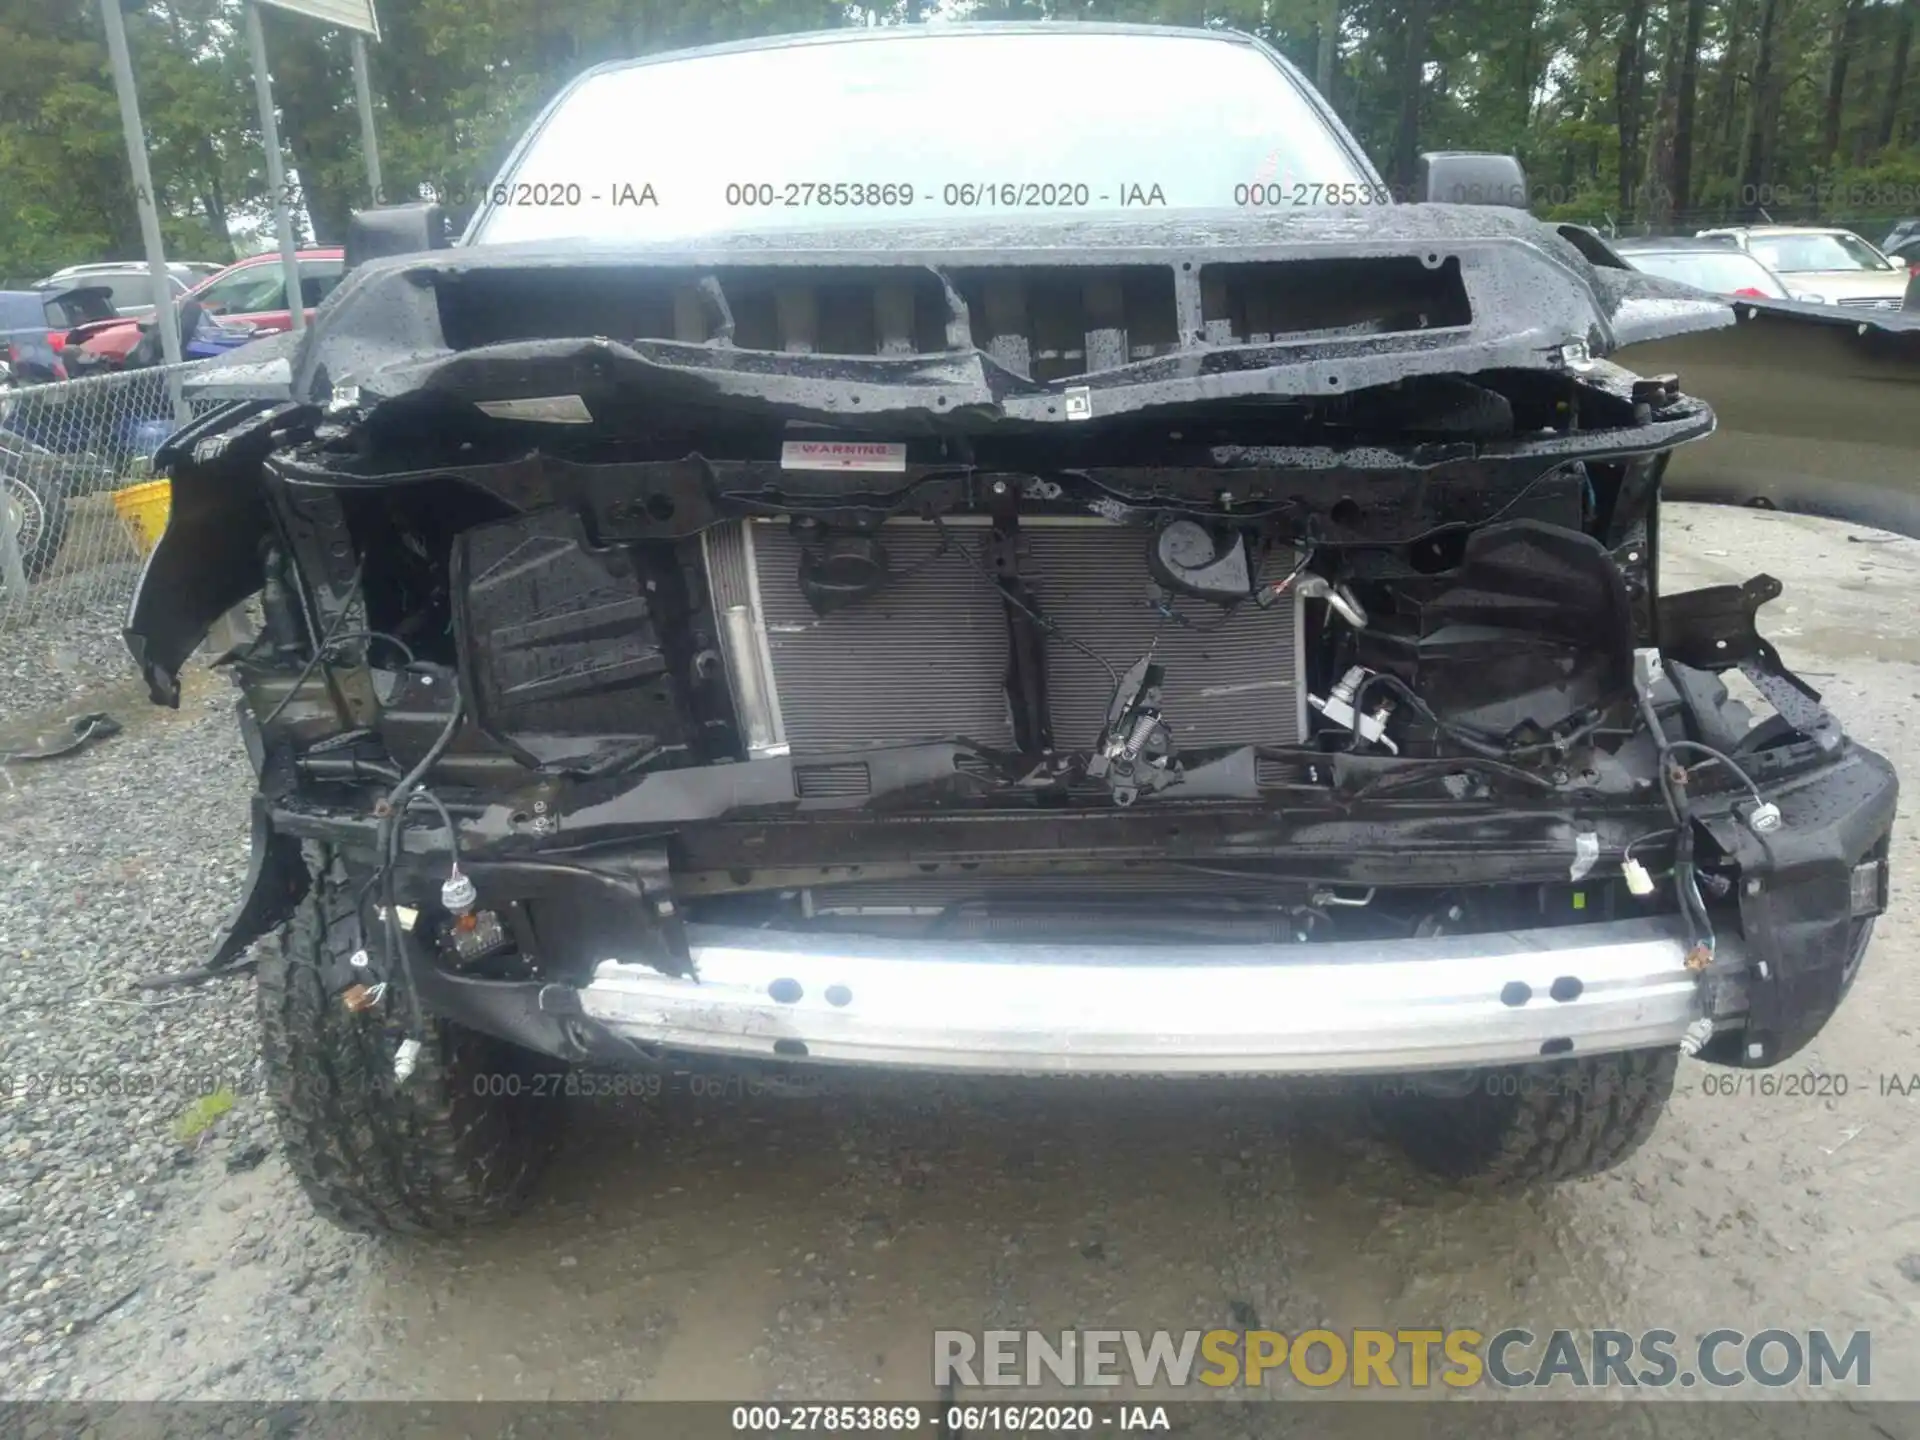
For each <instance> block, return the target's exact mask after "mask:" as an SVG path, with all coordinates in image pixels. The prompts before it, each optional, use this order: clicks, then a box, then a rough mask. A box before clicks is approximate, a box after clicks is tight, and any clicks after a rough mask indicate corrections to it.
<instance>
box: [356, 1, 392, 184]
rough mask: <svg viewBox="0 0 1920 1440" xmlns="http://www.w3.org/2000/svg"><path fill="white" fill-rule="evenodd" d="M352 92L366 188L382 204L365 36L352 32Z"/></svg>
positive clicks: (378, 147)
mask: <svg viewBox="0 0 1920 1440" xmlns="http://www.w3.org/2000/svg"><path fill="white" fill-rule="evenodd" d="M353 93H354V98H355V99H357V100H358V101H359V102H360V153H361V154H363V155H365V156H366V157H367V188H368V189H369V190H371V191H372V192H373V203H374V204H376V205H384V204H385V203H386V200H385V197H384V196H383V195H382V194H381V192H380V144H379V142H378V141H377V140H376V139H375V138H374V134H373V84H372V82H371V81H369V80H368V79H367V37H366V36H364V35H362V34H361V33H360V32H359V31H358V30H356V31H354V32H353Z"/></svg>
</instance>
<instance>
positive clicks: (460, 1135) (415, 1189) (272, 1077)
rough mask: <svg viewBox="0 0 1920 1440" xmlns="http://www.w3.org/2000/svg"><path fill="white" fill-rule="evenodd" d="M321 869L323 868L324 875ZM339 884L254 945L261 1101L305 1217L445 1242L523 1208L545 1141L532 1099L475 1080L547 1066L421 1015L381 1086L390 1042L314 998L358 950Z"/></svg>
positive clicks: (324, 879)
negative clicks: (310, 1209) (337, 964)
mask: <svg viewBox="0 0 1920 1440" xmlns="http://www.w3.org/2000/svg"><path fill="white" fill-rule="evenodd" d="M329 869H331V867H329ZM353 908H354V907H353V899H352V895H351V893H350V891H349V889H348V887H347V886H346V884H345V877H344V875H343V874H340V873H338V872H333V873H322V874H321V875H320V876H318V877H316V880H315V883H314V885H313V888H312V889H311V890H310V891H309V893H308V895H307V898H306V899H305V900H303V901H302V902H301V903H300V906H299V908H298V909H297V910H296V911H295V912H294V915H293V918H292V919H291V920H290V921H289V922H288V923H287V924H286V925H284V926H282V927H281V929H280V931H279V933H278V934H277V935H276V936H275V937H273V938H272V939H271V940H269V941H267V942H266V943H265V944H263V946H262V947H261V956H260V966H259V979H258V988H257V995H258V1005H259V1015H260V1033H261V1049H262V1052H263V1055H264V1057H265V1061H266V1074H267V1084H268V1092H269V1095H270V1098H271V1101H272V1104H273V1109H274V1113H275V1118H276V1120H277V1122H278V1126H279V1131H280V1140H281V1148H282V1150H283V1152H284V1153H285V1156H286V1159H287V1164H288V1167H289V1168H290V1169H291V1170H292V1171H293V1173H294V1176H295V1178H297V1179H298V1180H299V1182H300V1185H301V1188H302V1189H304V1190H305V1191H306V1193H307V1196H308V1198H309V1199H310V1200H311V1201H312V1203H313V1205H314V1207H315V1209H316V1210H318V1211H319V1212H320V1213H321V1214H322V1215H324V1216H325V1217H326V1218H327V1219H329V1220H331V1221H333V1222H334V1223H335V1224H336V1225H339V1226H341V1227H342V1228H344V1229H348V1230H354V1231H358V1232H361V1233H363V1234H393V1233H400V1234H431V1233H447V1232H451V1231H455V1230H459V1229H464V1228H466V1227H469V1226H472V1225H474V1224H477V1223H484V1222H487V1221H491V1220H495V1219H499V1218H503V1217H504V1216H507V1215H510V1214H512V1213H513V1212H514V1211H516V1210H518V1209H519V1208H521V1206H523V1205H524V1204H525V1203H526V1201H527V1199H528V1198H529V1197H530V1195H531V1193H532V1190H533V1186H534V1184H535V1182H536V1181H537V1180H538V1178H539V1175H540V1172H541V1170H542V1169H543V1168H544V1167H545V1164H546V1161H547V1159H548V1158H549V1156H550V1154H551V1151H552V1148H553V1139H554V1136H555V1134H556V1133H557V1130H558V1123H557V1122H558V1121H559V1118H560V1114H559V1108H558V1106H557V1105H555V1104H553V1103H550V1101H549V1099H548V1098H547V1096H549V1095H552V1094H554V1093H556V1092H557V1090H558V1087H545V1093H544V1094H542V1095H540V1096H536V1095H535V1094H534V1093H532V1092H533V1091H534V1089H535V1087H534V1086H532V1085H525V1086H522V1087H519V1088H520V1089H521V1092H522V1093H520V1094H518V1095H493V1094H481V1093H478V1092H477V1090H476V1086H475V1083H474V1081H475V1077H477V1076H483V1075H489V1074H518V1075H525V1074H528V1073H530V1072H531V1070H532V1069H534V1068H535V1067H536V1066H540V1065H546V1066H547V1067H548V1068H557V1063H558V1062H551V1063H549V1062H545V1061H543V1060H541V1059H540V1057H535V1056H532V1055H530V1054H529V1053H528V1052H526V1051H523V1050H520V1049H518V1048H517V1047H514V1046H512V1045H508V1044H506V1043H505V1042H503V1041H499V1040H496V1039H494V1038H493V1037H492V1036H488V1035H483V1034H480V1033H479V1032H477V1031H473V1030H469V1029H466V1028H465V1027H463V1026H460V1025H456V1024H454V1023H453V1022H451V1021H448V1020H444V1019H438V1018H433V1017H429V1019H428V1022H427V1023H428V1035H427V1038H426V1040H425V1041H424V1043H423V1044H422V1045H421V1051H420V1057H419V1062H418V1064H417V1066H416V1067H415V1070H414V1072H413V1074H412V1076H411V1077H410V1078H409V1079H408V1081H407V1083H406V1084H405V1085H404V1086H402V1085H398V1084H396V1082H395V1081H394V1079H393V1068H392V1066H393V1049H394V1041H393V1039H392V1038H391V1037H390V1036H388V1035H386V1034H385V1033H383V1030H382V1027H381V1026H380V1025H378V1024H377V1023H375V1022H373V1021H371V1020H369V1019H367V1018H366V1017H362V1016H357V1015H353V1014H351V1013H349V1012H348V1011H347V1010H346V1008H345V1007H344V1006H343V1005H342V1004H341V1003H340V1001H339V1000H338V999H337V998H334V997H332V996H330V995H329V994H328V993H327V990H326V987H325V983H324V981H323V978H322V966H323V965H324V964H325V963H326V962H327V960H328V958H329V957H330V956H335V955H344V954H347V953H351V951H352V950H353V949H354V948H355V947H356V946H357V945H358V943H359V938H358V937H359V921H358V919H357V918H356V917H355V915H354V913H353Z"/></svg>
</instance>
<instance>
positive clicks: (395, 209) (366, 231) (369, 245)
mask: <svg viewBox="0 0 1920 1440" xmlns="http://www.w3.org/2000/svg"><path fill="white" fill-rule="evenodd" d="M446 248H447V215H446V212H445V211H444V210H442V209H441V208H440V207H439V206H438V205H436V204H434V203H433V202H431V201H427V202H423V203H421V204H417V205H381V206H378V207H377V208H375V209H372V210H356V211H354V212H353V216H352V218H351V219H350V220H349V221H348V222H347V247H346V249H347V254H346V268H347V269H349V270H351V269H353V267H354V266H356V265H359V264H362V263H364V262H366V261H368V260H378V259H381V258H382V257H384V256H387V255H415V254H418V253H419V252H420V251H422V250H444V249H446Z"/></svg>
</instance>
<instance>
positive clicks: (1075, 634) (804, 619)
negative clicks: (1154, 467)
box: [706, 520, 1306, 756]
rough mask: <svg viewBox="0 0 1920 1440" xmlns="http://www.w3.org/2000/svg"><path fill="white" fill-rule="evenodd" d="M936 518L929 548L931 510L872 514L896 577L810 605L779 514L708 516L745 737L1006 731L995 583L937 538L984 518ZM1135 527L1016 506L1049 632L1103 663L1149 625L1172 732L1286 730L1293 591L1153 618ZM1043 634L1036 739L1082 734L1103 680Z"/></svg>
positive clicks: (979, 542) (810, 742)
mask: <svg viewBox="0 0 1920 1440" xmlns="http://www.w3.org/2000/svg"><path fill="white" fill-rule="evenodd" d="M946 528H947V533H948V535H949V537H950V539H951V545H950V548H949V550H948V552H947V553H946V554H944V555H938V556H936V555H935V551H936V550H937V549H938V546H939V541H940V535H939V531H938V530H937V529H936V528H935V527H934V526H932V525H930V524H928V523H926V522H924V521H918V520H900V521H894V522H891V523H889V524H888V525H886V526H885V527H884V529H883V531H882V533H881V540H882V543H883V544H884V546H885V548H886V551H887V557H888V565H889V569H891V570H892V571H893V572H894V574H895V575H897V576H899V577H900V578H899V579H897V580H895V581H894V582H893V583H892V584H890V585H888V586H887V587H886V588H885V589H883V590H882V591H880V592H879V593H878V594H876V595H874V596H871V597H869V598H868V599H865V600H862V601H860V602H858V603H856V604H854V605H852V606H850V607H848V608H847V609H844V610H838V611H835V612H833V613H831V614H829V615H827V616H825V617H822V616H818V615H816V614H814V612H813V610H812V608H811V607H810V606H809V605H808V604H807V600H806V597H805V595H804V594H803V593H802V592H801V589H800V584H799V568H800V559H801V554H802V546H801V543H800V541H799V540H798V539H797V538H796V537H795V536H794V535H793V534H792V533H791V531H790V530H789V529H788V527H787V526H786V524H785V523H784V522H767V521H749V522H745V523H743V524H729V525H727V526H723V527H720V528H718V529H715V530H712V531H709V532H708V534H707V537H706V551H707V567H708V575H709V578H710V581H711V584H712V588H713V598H714V605H715V609H716V611H717V612H718V613H719V614H720V616H721V618H722V620H723V622H725V623H724V624H723V634H724V641H725V647H726V650H727V661H728V672H729V675H730V676H731V677H732V680H733V685H734V694H735V699H736V701H737V702H740V704H741V708H742V711H743V715H744V714H745V713H746V712H748V711H758V712H759V713H762V714H764V715H765V716H766V717H767V718H766V720H765V722H764V723H763V724H761V725H759V726H749V731H750V734H749V749H750V750H752V751H753V752H754V753H756V754H763V755H764V754H787V753H791V754H793V755H796V756H805V755H819V754H824V753H828V752H831V751H835V750H845V749H852V748H857V747H860V746H866V745H900V744H912V743H916V742H919V741H927V740H940V739H950V738H955V737H963V738H966V739H970V740H975V741H978V742H980V743H981V744H983V745H988V746H995V747H1000V748H1009V749H1010V748H1012V747H1013V746H1014V743H1015V742H1014V732H1013V722H1012V716H1011V714H1010V713H1009V709H1008V705H1007V697H1006V675H1007V668H1008V637H1007V620H1006V614H1005V610H1004V608H1003V605H1002V602H1001V599H1000V594H999V592H998V590H997V589H995V588H994V586H993V585H992V583H991V582H990V581H989V580H988V579H987V578H986V576H985V575H983V574H982V573H981V571H980V569H978V568H976V567H975V566H974V565H972V564H969V563H968V560H967V558H966V556H964V555H961V554H959V553H956V550H955V548H953V547H955V546H960V545H964V546H968V547H970V548H971V550H972V552H973V553H974V555H975V556H976V557H978V556H980V555H981V554H982V546H983V541H984V538H985V529H984V527H983V526H982V525H979V524H969V523H966V522H965V521H950V522H948V524H947V527H946ZM1147 541H1148V533H1147V532H1146V531H1144V530H1142V529H1139V528H1137V527H1133V526H1124V525H1113V524H1108V523H1106V522H1104V521H1078V520H1061V521H1047V520H1028V521H1023V522H1022V527H1021V532H1020V545H1021V558H1020V571H1021V576H1022V578H1023V579H1024V580H1025V582H1026V583H1027V585H1028V587H1029V588H1030V590H1031V591H1032V593H1033V597H1034V601H1035V603H1036V604H1037V605H1038V606H1039V608H1040V609H1041V611H1042V612H1043V613H1044V614H1045V615H1046V616H1047V617H1048V618H1049V619H1050V620H1051V621H1052V622H1054V624H1055V625H1056V626H1057V627H1058V629H1059V631H1060V633H1061V634H1064V635H1067V636H1071V637H1072V638H1073V639H1074V640H1077V641H1079V642H1080V643H1081V644H1083V645H1085V646H1087V647H1088V649H1090V650H1092V651H1094V652H1095V653H1096V654H1098V655H1099V656H1101V657H1103V658H1104V659H1105V660H1106V661H1107V663H1108V664H1109V665H1111V666H1112V667H1113V668H1114V670H1115V671H1118V672H1124V671H1125V670H1126V669H1127V667H1128V666H1130V665H1132V664H1133V663H1134V662H1135V661H1136V660H1138V659H1139V658H1140V657H1141V656H1143V655H1145V654H1146V653H1147V649H1148V647H1149V646H1150V645H1155V637H1156V636H1157V637H1158V643H1157V646H1155V649H1154V656H1155V659H1156V660H1157V661H1158V662H1159V663H1160V664H1161V665H1163V666H1164V667H1165V670H1166V681H1165V685H1164V687H1163V694H1162V700H1161V708H1162V710H1163V711H1164V712H1165V714H1166V717H1167V720H1168V722H1169V724H1170V726H1171V728H1172V730H1173V734H1174V740H1175V743H1176V744H1177V745H1178V746H1179V747H1181V748H1183V749H1191V748H1196V747H1203V746H1208V745H1225V744H1248V743H1260V744H1273V745H1284V744H1292V743H1295V742H1297V741H1298V740H1299V739H1300V737H1301V736H1302V735H1303V734H1304V733H1305V727H1306V713H1305V710H1306V696H1305V694H1304V693H1303V691H1302V689H1301V686H1300V684H1299V676H1300V674H1301V662H1302V654H1301V643H1302V631H1301V625H1300V615H1299V610H1298V602H1289V603H1285V604H1281V605H1276V606H1275V607H1274V608H1273V609H1271V610H1260V609H1257V608H1256V607H1254V606H1252V605H1245V606H1242V607H1240V608H1239V609H1237V610H1235V611H1234V612H1233V614H1232V617H1231V618H1230V619H1228V620H1227V621H1226V623H1225V624H1221V623H1220V619H1221V615H1222V612H1221V611H1220V610H1218V609H1216V608H1215V607H1213V606H1211V605H1207V604H1205V603H1203V602H1201V601H1197V600H1181V601H1179V602H1177V603H1178V609H1179V611H1180V613H1181V614H1182V615H1185V616H1187V617H1188V618H1190V619H1191V620H1192V621H1193V622H1194V625H1193V626H1192V627H1189V626H1183V625H1179V624H1175V623H1170V622H1167V621H1164V620H1163V619H1162V618H1161V617H1160V616H1159V615H1158V614H1157V613H1155V612H1154V611H1153V610H1151V609H1149V608H1148V606H1147V605H1146V604H1145V600H1146V595H1147V587H1148V584H1149V582H1150V576H1149V574H1148V570H1147ZM983 563H984V562H983ZM1212 626H1218V628H1205V627H1212ZM1046 648H1047V690H1048V706H1049V712H1050V718H1051V721H1052V727H1053V738H1054V744H1055V746H1056V747H1057V748H1059V749H1062V750H1085V749H1089V748H1091V747H1092V746H1093V744H1094V743H1095V741H1096V739H1097V738H1098V736H1099V733H1100V729H1101V726H1102V724H1103V723H1104V721H1105V718H1106V711H1107V705H1108V703H1109V701H1110V699H1111V697H1112V692H1113V681H1112V679H1111V678H1110V677H1109V675H1108V673H1107V671H1106V669H1105V668H1104V667H1103V666H1101V665H1100V664H1099V663H1098V662H1097V661H1095V660H1094V659H1092V658H1090V657H1089V656H1087V655H1084V654H1082V653H1080V652H1079V651H1077V650H1075V649H1074V648H1073V647H1072V646H1070V645H1068V644H1067V643H1065V641H1063V640H1061V639H1060V638H1058V637H1057V636H1056V637H1054V638H1051V639H1049V640H1048V642H1047V647H1046Z"/></svg>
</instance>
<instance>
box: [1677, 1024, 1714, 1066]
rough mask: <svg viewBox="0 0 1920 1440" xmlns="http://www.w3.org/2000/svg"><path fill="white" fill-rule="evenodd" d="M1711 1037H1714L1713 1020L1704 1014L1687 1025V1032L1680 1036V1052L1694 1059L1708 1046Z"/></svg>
mask: <svg viewBox="0 0 1920 1440" xmlns="http://www.w3.org/2000/svg"><path fill="white" fill-rule="evenodd" d="M1711 1039H1713V1021H1711V1020H1710V1019H1708V1018H1707V1017H1706V1016H1705V1015H1702V1016H1701V1017H1700V1018H1699V1019H1697V1020H1695V1021H1694V1022H1693V1023H1692V1024H1691V1025H1689V1026H1687V1033H1686V1034H1685V1035H1682V1036H1681V1037H1680V1053H1681V1054H1682V1055H1685V1056H1686V1057H1687V1058H1688V1059H1692V1058H1693V1057H1694V1056H1695V1055H1698V1054H1699V1053H1700V1052H1701V1051H1702V1050H1704V1049H1706V1048H1707V1042H1708V1041H1709V1040H1711Z"/></svg>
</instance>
